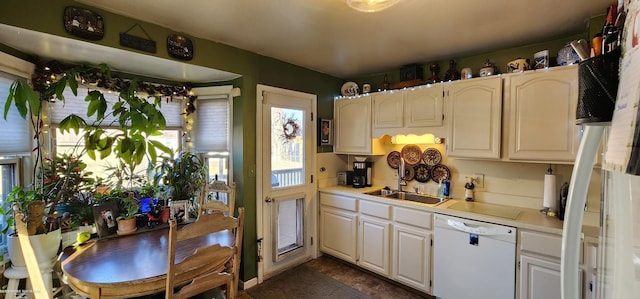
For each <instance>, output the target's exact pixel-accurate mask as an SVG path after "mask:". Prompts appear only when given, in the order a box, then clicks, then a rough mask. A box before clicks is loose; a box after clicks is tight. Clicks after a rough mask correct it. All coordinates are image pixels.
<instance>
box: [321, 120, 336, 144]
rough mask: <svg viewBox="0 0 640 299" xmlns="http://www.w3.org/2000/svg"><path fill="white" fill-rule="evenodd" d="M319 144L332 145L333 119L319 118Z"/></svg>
mask: <svg viewBox="0 0 640 299" xmlns="http://www.w3.org/2000/svg"><path fill="white" fill-rule="evenodd" d="M318 136H320V137H319V139H320V145H333V120H332V119H325V118H321V119H320V134H318Z"/></svg>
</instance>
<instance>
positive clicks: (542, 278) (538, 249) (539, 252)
mask: <svg viewBox="0 0 640 299" xmlns="http://www.w3.org/2000/svg"><path fill="white" fill-rule="evenodd" d="M519 249H520V262H519V267H520V292H519V293H520V299H554V298H558V299H560V298H561V297H562V290H561V285H560V278H561V273H560V257H561V254H562V253H561V252H562V236H560V235H554V234H546V233H541V232H535V231H527V230H521V231H520V247H519ZM580 260H582V257H580ZM578 271H579V272H580V277H581V280H582V270H581V269H579V270H578Z"/></svg>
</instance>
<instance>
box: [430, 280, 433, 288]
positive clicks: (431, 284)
mask: <svg viewBox="0 0 640 299" xmlns="http://www.w3.org/2000/svg"><path fill="white" fill-rule="evenodd" d="M429 286H430V287H432V286H433V281H432V280H431V279H429Z"/></svg>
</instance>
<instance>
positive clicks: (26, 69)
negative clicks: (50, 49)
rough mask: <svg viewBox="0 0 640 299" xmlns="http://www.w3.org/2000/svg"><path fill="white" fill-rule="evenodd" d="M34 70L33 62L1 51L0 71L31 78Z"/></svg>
mask: <svg viewBox="0 0 640 299" xmlns="http://www.w3.org/2000/svg"><path fill="white" fill-rule="evenodd" d="M34 70H35V65H34V64H33V63H31V62H28V61H25V60H22V59H20V58H17V57H15V56H12V55H9V54H7V53H4V52H0V71H3V72H5V73H9V74H12V75H14V76H18V77H22V78H26V79H29V80H31V75H32V74H33V72H34Z"/></svg>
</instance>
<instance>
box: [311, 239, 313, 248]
mask: <svg viewBox="0 0 640 299" xmlns="http://www.w3.org/2000/svg"><path fill="white" fill-rule="evenodd" d="M311 246H313V237H311Z"/></svg>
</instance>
